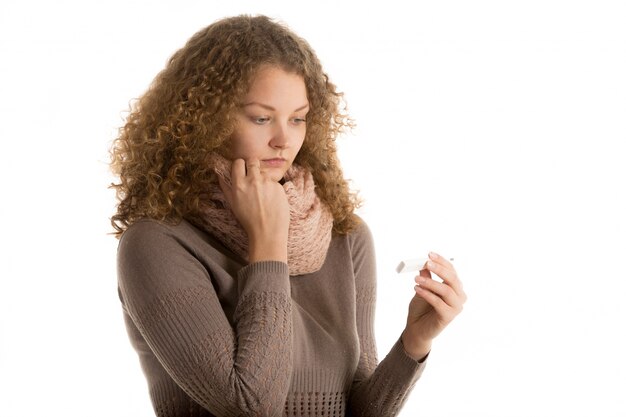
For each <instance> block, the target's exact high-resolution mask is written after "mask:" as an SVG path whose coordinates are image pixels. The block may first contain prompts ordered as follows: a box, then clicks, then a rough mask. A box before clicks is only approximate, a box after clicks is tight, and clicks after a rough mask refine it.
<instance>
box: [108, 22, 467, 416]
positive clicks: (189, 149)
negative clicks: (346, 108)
mask: <svg viewBox="0 0 626 417" xmlns="http://www.w3.org/2000/svg"><path fill="white" fill-rule="evenodd" d="M340 102H341V94H339V93H337V91H336V89H335V86H334V85H333V84H332V83H331V82H330V81H329V80H328V77H327V75H326V74H325V73H324V72H323V70H322V68H321V65H320V63H319V60H318V59H317V57H316V55H315V53H314V52H313V50H312V49H311V48H310V46H309V45H308V44H307V43H306V42H305V41H304V40H303V39H301V38H299V37H297V36H296V35H295V34H293V33H292V32H291V31H289V30H288V29H287V28H286V27H284V26H282V25H280V24H277V23H275V22H273V21H271V20H270V19H268V18H267V17H264V16H257V17H249V16H238V17H233V18H226V19H223V20H220V21H218V22H215V23H214V24H212V25H210V26H208V27H207V28H205V29H204V30H202V31H200V32H198V33H197V34H195V35H194V36H193V37H192V38H191V39H190V40H189V41H188V43H187V44H186V45H185V46H184V47H183V48H182V49H181V50H179V51H178V52H176V53H175V54H174V55H173V57H172V58H171V59H170V61H169V63H168V65H167V67H166V68H165V69H164V70H163V71H162V72H161V73H160V74H159V75H158V76H157V78H156V79H155V81H154V82H153V84H152V85H151V87H150V89H149V90H148V91H147V92H146V93H145V95H144V96H143V97H142V98H141V99H140V100H139V101H138V103H137V104H136V105H135V106H134V108H133V109H132V111H131V113H130V115H129V117H128V120H127V123H126V125H125V126H124V128H123V129H122V130H121V132H120V136H119V137H118V138H117V139H116V141H115V142H114V146H113V149H112V167H113V169H114V172H116V174H118V175H119V177H120V182H119V183H118V184H115V185H113V187H114V188H116V189H117V193H118V199H119V204H118V207H117V213H116V214H115V215H114V216H113V217H112V224H113V226H114V227H115V229H116V232H117V233H116V235H117V236H118V237H120V242H119V248H118V280H119V295H120V299H121V301H122V305H123V308H124V317H125V321H126V326H127V330H128V334H129V337H130V340H131V343H132V345H133V347H134V348H135V350H136V351H137V353H138V355H139V359H140V362H141V365H142V368H143V371H144V374H145V376H146V378H147V381H148V385H149V390H150V396H151V399H152V404H153V406H154V409H155V412H156V414H157V415H159V416H196V415H198V416H240V415H245V416H252V415H253V416H276V415H288V416H308V415H328V416H343V415H352V416H367V415H372V416H393V415H396V414H397V413H398V411H399V409H400V407H401V406H402V404H403V402H404V401H405V399H406V396H407V394H408V393H409V391H410V390H411V388H412V386H413V385H414V383H415V381H416V380H417V379H418V378H419V376H420V374H421V372H422V370H423V367H424V364H425V360H426V357H427V355H428V353H429V351H430V346H431V342H432V339H433V338H434V337H435V336H436V335H437V334H438V333H439V332H441V331H442V330H443V328H444V327H445V326H446V325H447V324H448V323H449V322H450V321H451V320H452V319H453V317H454V316H455V315H456V314H458V312H460V310H461V306H462V304H463V302H464V301H465V294H464V293H463V290H462V288H461V283H460V281H459V280H458V278H457V276H456V273H455V271H454V268H453V267H452V265H451V264H450V263H449V262H448V261H446V260H445V259H444V258H443V257H441V256H438V255H435V254H431V255H430V258H431V261H429V262H428V264H427V265H425V269H424V270H423V271H421V273H420V276H418V277H416V281H417V282H418V284H419V285H417V286H416V295H415V297H414V298H413V300H412V301H411V303H410V305H409V315H408V319H407V325H406V328H405V330H404V332H403V333H402V335H401V337H399V339H398V341H397V342H396V344H395V345H394V346H393V348H392V349H391V351H390V352H389V353H388V355H387V356H386V358H385V359H384V360H383V361H381V362H380V363H378V360H377V354H376V347H375V340H374V332H373V323H374V304H375V291H376V277H375V270H376V268H375V260H374V249H373V243H372V238H371V235H370V232H369V229H368V228H367V226H366V225H365V223H364V222H363V221H362V220H361V219H360V218H358V217H357V216H356V215H355V214H354V210H355V209H356V207H357V205H358V201H357V199H356V197H355V195H354V194H351V193H350V191H349V189H348V186H347V183H346V181H345V180H344V179H343V175H342V172H341V169H340V167H339V163H338V160H337V156H336V148H335V145H334V140H335V138H336V137H337V135H338V134H340V133H341V132H342V131H343V130H344V129H345V128H346V127H350V126H351V121H350V119H349V118H348V117H347V115H346V114H345V113H343V112H342V111H341V110H340ZM431 272H432V273H435V274H437V275H438V276H440V277H441V278H442V279H443V280H444V282H443V283H439V282H437V281H435V280H433V279H431Z"/></svg>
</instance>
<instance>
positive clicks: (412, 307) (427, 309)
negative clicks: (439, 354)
mask: <svg viewBox="0 0 626 417" xmlns="http://www.w3.org/2000/svg"><path fill="white" fill-rule="evenodd" d="M428 257H429V258H430V260H429V261H428V262H427V263H426V265H425V266H424V269H422V270H421V271H420V274H419V275H418V276H417V277H415V282H416V283H417V285H416V286H415V296H414V297H413V299H412V300H411V302H410V304H409V314H408V317H407V322H406V329H405V330H404V333H403V334H402V343H403V344H404V349H405V350H406V352H407V353H408V354H409V355H410V356H412V357H413V358H415V359H417V360H421V359H423V358H424V357H425V356H426V355H427V354H428V352H429V351H430V346H431V343H432V340H433V339H434V338H435V337H436V336H437V335H439V333H441V332H442V330H443V329H444V328H445V327H446V326H447V325H448V324H450V322H451V321H452V320H453V319H454V318H455V317H456V316H457V315H458V314H459V313H460V312H461V310H462V309H463V303H465V301H466V300H467V296H466V295H465V292H464V291H463V285H462V284H461V281H460V280H459V278H458V277H457V274H456V271H455V269H454V266H452V264H451V263H450V262H449V261H448V260H447V259H445V258H444V257H442V256H440V255H437V254H436V253H433V252H431V253H430V254H429V255H428ZM431 273H434V274H435V275H437V276H438V277H440V278H441V279H442V280H443V283H440V282H438V281H435V280H434V279H432V276H431Z"/></svg>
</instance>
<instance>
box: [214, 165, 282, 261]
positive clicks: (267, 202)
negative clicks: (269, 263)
mask: <svg viewBox="0 0 626 417" xmlns="http://www.w3.org/2000/svg"><path fill="white" fill-rule="evenodd" d="M246 168H247V174H246ZM218 178H219V182H220V187H221V188H222V191H223V192H224V195H225V196H226V200H227V201H228V203H229V204H230V206H231V208H232V210H233V213H234V214H235V217H236V218H237V220H238V221H239V223H241V225H242V226H243V228H244V230H245V231H246V233H247V234H248V240H249V252H250V253H249V261H250V263H252V262H258V261H264V260H275V261H282V262H285V263H286V262H287V236H288V233H289V203H288V201H287V195H286V194H285V190H284V188H283V187H282V185H280V184H279V183H278V182H276V181H273V180H271V179H270V178H269V177H268V176H267V175H265V174H264V173H263V172H261V164H260V161H259V160H257V159H251V160H249V161H247V162H246V161H244V160H243V159H235V160H234V161H233V164H232V168H231V183H232V186H229V185H228V184H226V183H225V182H224V180H222V178H221V177H218Z"/></svg>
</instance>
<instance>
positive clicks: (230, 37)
mask: <svg viewBox="0 0 626 417" xmlns="http://www.w3.org/2000/svg"><path fill="white" fill-rule="evenodd" d="M264 65H272V66H278V67H280V68H282V69H284V70H285V71H288V72H293V73H296V74H298V75H300V76H302V77H303V79H304V82H305V85H306V90H307V98H308V101H309V104H310V110H309V114H308V115H307V119H306V136H305V140H304V143H303V145H302V148H301V149H300V151H299V153H298V155H297V156H296V159H295V161H294V163H296V164H299V165H301V166H304V167H306V168H308V169H310V170H311V173H312V175H313V178H314V180H315V183H316V192H317V194H318V196H319V198H320V199H321V200H322V201H323V202H324V203H326V204H327V205H328V207H329V208H330V210H331V212H332V214H333V219H334V223H333V231H334V232H335V233H338V234H346V233H348V232H349V231H351V230H352V229H354V227H355V226H356V225H357V224H358V217H357V216H355V215H354V210H355V209H356V208H357V207H358V206H359V205H360V201H359V199H358V198H357V196H356V194H355V193H352V192H351V191H350V190H349V187H348V184H347V181H346V180H345V179H344V177H343V172H342V170H341V167H340V165H339V161H338V158H337V150H336V146H335V139H336V138H337V137H338V135H339V134H341V133H343V132H344V131H345V129H346V128H352V127H353V126H354V124H353V121H352V120H351V119H350V118H349V117H348V115H347V113H345V103H343V100H342V96H343V94H342V93H339V92H338V91H337V90H336V87H335V85H334V84H333V83H331V82H330V81H329V78H328V75H327V74H326V73H325V72H324V71H323V69H322V66H321V64H320V61H319V59H318V58H317V56H316V55H315V52H314V51H313V50H312V48H311V47H310V46H309V44H308V43H307V42H306V41H305V40H304V39H302V38H300V37H298V36H297V35H295V34H294V33H293V32H292V31H290V30H289V29H288V28H287V27H286V26H284V25H282V24H279V23H276V22H274V21H272V20H271V19H269V18H268V17H266V16H254V17H252V16H247V15H241V16H236V17H230V18H225V19H222V20H219V21H216V22H215V23H213V24H211V25H209V26H208V27H206V28H205V29H203V30H201V31H199V32H197V33H196V34H195V35H194V36H192V37H191V39H189V41H188V42H187V44H186V45H185V46H184V47H183V48H181V49H180V50H178V51H177V52H176V53H175V54H174V55H173V56H172V57H171V58H170V60H169V62H168V64H167V65H166V67H165V69H163V70H162V71H161V72H160V73H159V74H158V75H157V77H156V78H155V79H154V81H153V82H152V84H151V85H150V87H149V88H148V90H147V91H146V92H145V94H144V95H143V96H142V97H140V98H139V99H138V100H136V101H135V102H134V103H132V104H131V108H130V113H129V115H128V117H127V119H126V123H125V125H124V126H123V127H122V128H120V133H119V136H118V137H117V138H116V139H115V140H114V141H113V144H112V147H111V150H110V154H111V169H112V171H113V173H114V174H116V175H118V176H119V178H120V182H119V183H117V184H115V183H112V184H111V187H110V188H113V189H115V190H116V196H117V199H118V201H119V204H118V205H117V212H116V213H115V214H114V215H113V216H112V217H111V224H112V225H113V228H114V229H115V232H114V233H113V234H114V235H115V236H116V237H118V238H119V237H120V236H121V234H122V233H123V232H124V230H126V229H127V228H128V227H129V226H130V225H131V224H132V223H134V222H135V221H136V220H138V219H140V218H143V217H149V218H153V219H157V220H161V221H165V222H168V223H177V222H179V221H180V220H181V219H183V218H185V219H188V220H190V221H192V222H193V221H194V219H197V218H198V216H199V214H198V213H199V206H200V199H201V196H202V194H203V192H204V190H207V189H208V187H209V184H211V183H212V182H214V181H216V176H215V173H214V172H213V171H212V169H211V168H212V167H211V166H210V164H208V163H207V156H208V155H209V154H210V153H212V152H218V153H221V154H224V155H227V153H228V151H227V149H228V139H229V137H230V136H231V135H232V132H233V130H234V128H235V123H236V119H235V114H236V111H237V109H238V106H239V105H240V102H241V100H242V99H243V97H244V96H245V94H246V93H247V91H248V89H249V87H250V85H251V82H252V80H253V79H254V76H255V74H256V73H257V72H258V71H259V69H260V68H261V67H262V66H264ZM342 104H343V106H342Z"/></svg>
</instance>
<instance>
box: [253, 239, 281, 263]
mask: <svg viewBox="0 0 626 417" xmlns="http://www.w3.org/2000/svg"><path fill="white" fill-rule="evenodd" d="M248 259H249V262H250V263H252V262H260V261H280V262H284V263H287V243H286V242H285V243H283V242H280V241H279V242H274V241H265V242H261V241H250V248H249V253H248Z"/></svg>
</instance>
